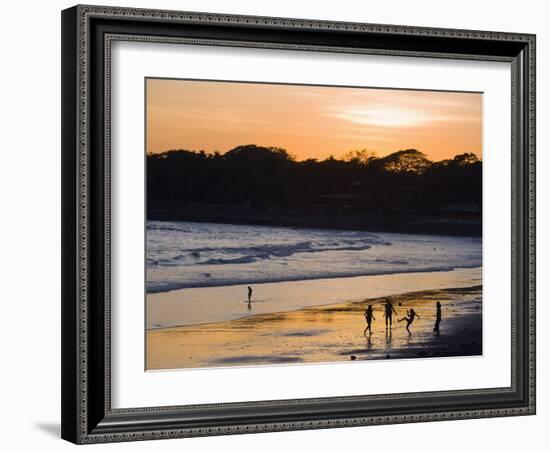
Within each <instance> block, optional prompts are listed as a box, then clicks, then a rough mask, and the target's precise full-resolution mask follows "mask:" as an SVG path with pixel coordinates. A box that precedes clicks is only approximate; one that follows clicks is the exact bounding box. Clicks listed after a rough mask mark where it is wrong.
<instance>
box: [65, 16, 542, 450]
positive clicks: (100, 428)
mask: <svg viewBox="0 0 550 450" xmlns="http://www.w3.org/2000/svg"><path fill="white" fill-rule="evenodd" d="M113 40H134V41H136V40H137V41H146V42H173V43H177V42H185V43H193V44H196V45H222V46H243V47H260V48H265V49H266V51H269V50H267V49H270V48H277V49H290V50H303V51H323V52H348V53H365V54H384V55H401V56H411V57H437V58H451V59H477V60H495V61H508V62H510V63H511V66H512V117H511V127H512V173H511V177H512V192H511V195H512V211H511V220H512V237H511V239H512V286H511V290H512V342H511V352H512V374H511V379H512V383H511V386H509V387H505V388H494V389H476V390H467V391H466V390H457V391H448V392H441V391H438V392H423V393H420V394H392V395H369V396H354V397H329V398H316V399H289V400H281V401H265V402H249V403H232V404H215V405H209V406H205V405H187V406H174V407H154V408H153V407H152V408H138V409H112V408H111V401H110V367H111V366H110V326H111V324H110V290H109V289H110V279H109V277H110V266H109V264H110V166H109V163H110V140H109V133H110V116H109V111H110V103H109V101H110V43H111V42H112V41H113ZM62 235H63V238H62V261H63V262H62V437H63V438H65V439H67V440H69V441H72V442H75V443H94V442H107V441H127V440H140V439H161V438H172V437H186V436H203V435H215V434H230V433H250V432H266V431H282V430H295V429H311V428H327V427H345V426H357V425H370V424H387V423H400V422H420V421H434V420H449V419H467V418H480V417H494V416H509V415H526V414H534V413H535V36H534V35H530V34H514V33H499V32H485V31H468V30H449V29H434V28H417V27H404V26H393V25H373V24H360V23H344V22H328V21H310V20H298V19H278V18H268V17H251V16H232V15H216V14H203V13H190V12H177V11H156V10H143V9H127V8H113V7H98V6H75V7H73V8H70V9H67V10H65V11H63V12H62Z"/></svg>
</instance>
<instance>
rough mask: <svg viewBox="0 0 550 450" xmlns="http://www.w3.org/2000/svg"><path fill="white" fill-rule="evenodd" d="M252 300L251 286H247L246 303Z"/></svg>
mask: <svg viewBox="0 0 550 450" xmlns="http://www.w3.org/2000/svg"><path fill="white" fill-rule="evenodd" d="M251 301H252V288H251V287H250V286H248V304H249V305H250V302H251Z"/></svg>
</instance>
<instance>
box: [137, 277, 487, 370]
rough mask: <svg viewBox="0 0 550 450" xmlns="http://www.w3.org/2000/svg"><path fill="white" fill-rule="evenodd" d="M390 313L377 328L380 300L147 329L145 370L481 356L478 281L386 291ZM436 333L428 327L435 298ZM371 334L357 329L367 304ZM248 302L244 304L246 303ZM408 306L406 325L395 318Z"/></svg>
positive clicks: (432, 319)
mask: <svg viewBox="0 0 550 450" xmlns="http://www.w3.org/2000/svg"><path fill="white" fill-rule="evenodd" d="M388 298H390V299H391V301H392V303H393V305H394V307H395V309H396V310H397V313H398V314H397V316H394V321H393V327H392V330H391V332H390V331H389V330H388V331H386V329H385V324H384V315H383V300H382V299H370V300H365V301H360V302H348V303H340V304H335V305H329V306H319V307H312V308H305V309H301V310H298V311H290V312H281V313H272V314H258V315H253V316H250V317H246V318H242V319H237V320H231V321H226V322H220V323H212V324H203V325H190V326H181V327H174V328H165V329H158V330H148V331H147V369H148V370H155V369H176V368H198V367H227V366H246V365H262V364H287V363H315V362H317V363H318V362H325V363H327V362H344V361H361V360H375V359H398V358H427V357H445V356H473V355H481V354H482V309H481V286H474V287H470V288H458V289H445V290H433V291H422V292H412V293H407V294H400V295H393V296H390V297H388ZM438 300H439V301H440V302H441V304H442V315H443V318H442V321H441V325H440V333H439V335H438V334H437V333H434V332H433V327H434V323H435V313H436V306H435V304H436V301H438ZM369 304H372V305H373V307H374V317H375V321H373V330H372V331H373V332H372V334H370V335H369V333H367V336H365V335H364V334H363V330H364V329H365V327H366V323H365V318H364V316H363V314H364V312H365V310H366V308H367V306H368V305H369ZM253 307H254V304H252V308H253ZM409 308H414V310H415V311H416V312H417V314H418V315H419V316H420V318H418V319H416V320H415V321H414V322H413V324H412V325H411V327H410V328H411V335H410V336H409V334H408V333H407V331H406V329H405V322H401V323H398V322H397V319H398V318H401V317H403V316H405V314H406V310H407V309H409Z"/></svg>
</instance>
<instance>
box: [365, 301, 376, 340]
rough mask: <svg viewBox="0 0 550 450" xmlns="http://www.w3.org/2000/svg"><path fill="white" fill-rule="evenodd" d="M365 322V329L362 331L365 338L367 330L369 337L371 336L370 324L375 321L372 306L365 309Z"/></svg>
mask: <svg viewBox="0 0 550 450" xmlns="http://www.w3.org/2000/svg"><path fill="white" fill-rule="evenodd" d="M365 320H366V321H367V328H365V331H363V334H364V335H365V336H366V335H367V330H369V335H371V334H372V329H371V323H372V321H373V320H376V319H375V318H374V314H373V309H372V305H369V306H368V307H367V310H366V311H365Z"/></svg>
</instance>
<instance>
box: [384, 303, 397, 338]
mask: <svg viewBox="0 0 550 450" xmlns="http://www.w3.org/2000/svg"><path fill="white" fill-rule="evenodd" d="M393 313H395V314H397V311H396V310H395V308H394V307H393V305H392V302H390V299H389V298H387V299H386V303H385V304H384V316H385V317H386V330H387V329H388V324H389V328H390V330H391V325H392V315H393Z"/></svg>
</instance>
